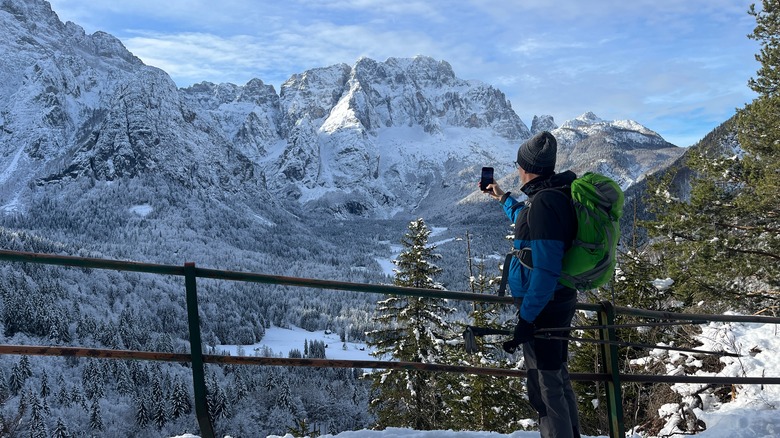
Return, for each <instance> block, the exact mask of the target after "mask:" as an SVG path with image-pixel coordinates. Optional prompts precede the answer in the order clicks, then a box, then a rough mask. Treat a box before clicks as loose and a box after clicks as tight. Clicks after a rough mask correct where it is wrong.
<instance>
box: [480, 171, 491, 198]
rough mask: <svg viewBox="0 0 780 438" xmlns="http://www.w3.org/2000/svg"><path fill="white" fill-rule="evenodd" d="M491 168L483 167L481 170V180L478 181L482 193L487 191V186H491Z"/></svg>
mask: <svg viewBox="0 0 780 438" xmlns="http://www.w3.org/2000/svg"><path fill="white" fill-rule="evenodd" d="M493 182H494V180H493V168H492V167H483V168H482V178H480V179H479V189H480V190H482V191H483V192H487V191H488V188H487V186H488V184H493Z"/></svg>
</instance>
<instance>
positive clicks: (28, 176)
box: [0, 0, 682, 218]
mask: <svg viewBox="0 0 780 438" xmlns="http://www.w3.org/2000/svg"><path fill="white" fill-rule="evenodd" d="M0 13H1V14H2V20H3V22H4V23H5V26H6V27H7V28H9V29H11V30H12V31H11V32H10V33H9V34H8V35H7V36H6V37H5V38H4V39H3V40H0V41H2V42H3V44H0V47H2V46H3V45H5V46H6V50H3V54H7V53H9V52H10V51H11V50H10V49H8V48H9V47H13V49H14V50H13V52H14V56H13V57H12V58H11V59H13V60H14V62H13V64H15V68H14V69H5V70H2V71H0V72H2V74H3V79H4V81H3V82H4V83H5V84H6V86H5V88H4V89H3V93H0V126H2V130H0V166H2V167H0V169H3V170H2V173H0V205H4V206H5V207H4V209H5V211H7V212H20V211H24V208H25V205H28V204H29V200H30V199H31V198H34V197H35V196H45V191H46V187H47V186H49V185H51V184H67V183H68V181H73V182H75V181H78V180H81V179H87V180H104V181H113V180H117V179H121V178H130V179H132V178H137V177H138V176H139V175H142V174H152V173H153V174H162V175H167V178H169V179H171V180H172V181H175V183H176V184H180V185H181V186H182V187H185V188H197V189H198V190H203V191H205V192H215V193H216V192H220V193H236V194H238V197H239V198H242V197H252V198H264V199H269V198H274V199H277V200H278V201H279V202H285V203H289V204H290V208H299V207H303V208H312V209H315V210H317V211H320V212H322V213H324V214H332V215H334V216H336V217H350V216H361V217H376V218H381V217H392V216H394V215H397V214H404V213H406V214H408V215H419V214H426V213H428V214H437V213H442V212H443V211H446V209H447V208H448V206H449V205H452V204H454V203H458V202H461V201H462V200H464V199H467V198H469V197H470V196H471V195H472V194H473V193H474V184H473V180H474V179H475V178H476V177H470V176H469V175H471V174H474V175H476V173H477V171H478V169H479V167H481V166H483V165H494V167H496V169H497V173H498V174H499V175H501V174H508V175H510V178H511V175H512V174H513V169H512V168H511V165H510V164H509V163H511V161H512V160H513V157H514V154H515V152H516V149H517V146H518V145H519V144H520V143H521V142H522V141H523V140H525V139H527V138H529V137H530V136H531V134H532V131H534V130H536V131H538V130H541V129H547V130H551V131H552V132H553V133H554V134H555V135H556V137H558V139H559V144H560V150H559V157H558V162H559V166H558V167H559V169H561V170H562V169H567V168H568V169H572V170H575V171H576V172H578V173H582V172H584V171H587V170H595V171H600V172H602V173H606V174H608V175H609V176H611V177H613V178H615V179H616V180H618V181H619V182H620V183H621V185H623V186H624V188H627V187H628V186H630V185H631V184H634V183H636V182H637V181H639V180H641V178H643V176H644V174H646V173H648V172H651V171H654V170H655V169H657V168H660V167H663V166H665V165H667V163H669V162H671V161H673V159H674V158H676V156H677V155H678V154H681V153H682V150H680V149H679V148H676V147H675V146H673V145H671V144H669V143H667V142H665V141H664V140H663V139H662V138H661V137H660V136H659V135H658V134H657V133H655V132H653V131H651V130H649V129H648V128H646V127H644V126H642V125H641V124H639V123H637V122H634V121H604V120H601V119H599V118H598V117H597V116H596V115H595V114H592V113H589V112H586V113H584V114H583V115H582V116H580V117H578V118H576V119H574V120H571V121H566V122H564V123H563V124H562V125H561V126H557V125H556V124H555V121H554V120H553V118H552V117H550V116H543V117H541V118H539V119H537V118H536V117H534V123H533V124H532V129H529V128H528V127H527V126H526V125H525V123H524V122H523V121H522V120H521V119H520V117H519V116H518V115H517V113H516V112H515V111H514V110H513V108H512V106H511V103H510V102H509V101H508V100H507V99H506V96H505V95H504V94H503V93H502V92H501V91H500V90H499V89H497V88H495V87H493V86H491V85H488V84H485V83H483V82H481V81H476V80H468V81H467V80H462V79H459V78H458V77H457V76H456V74H455V72H454V71H453V69H452V67H451V65H450V64H449V63H447V62H446V61H443V60H435V59H433V58H430V57H426V56H416V57H413V58H388V59H387V60H386V61H384V62H380V61H375V60H373V59H370V58H367V57H362V58H360V59H358V60H357V61H356V62H355V63H354V64H353V65H351V66H350V65H347V64H344V63H342V64H335V65H332V66H328V67H318V68H313V69H310V70H306V71H304V72H302V73H297V74H293V75H292V76H291V77H290V78H289V79H288V80H287V81H285V82H284V83H283V84H282V86H281V89H280V90H279V93H277V92H276V90H275V89H274V87H273V86H271V85H267V84H265V83H263V81H262V80H261V79H252V80H250V81H248V82H247V84H245V85H234V84H229V83H224V84H212V83H208V82H201V83H199V84H195V85H192V86H190V87H186V88H177V87H176V85H175V84H174V83H173V81H172V80H171V79H170V77H169V76H168V75H167V74H166V73H165V72H164V71H162V70H160V69H157V68H155V67H151V66H147V65H145V64H144V63H143V62H142V61H141V60H140V59H138V58H137V57H135V56H134V55H133V54H132V53H130V52H129V51H127V49H126V48H125V47H124V45H122V43H121V41H119V40H118V39H116V38H114V37H112V36H111V35H108V34H105V33H103V32H95V33H94V34H92V35H86V34H85V33H84V31H83V29H82V28H81V27H79V26H78V25H76V24H74V23H71V22H69V23H66V24H63V23H62V22H61V21H60V20H59V19H58V18H57V16H56V13H55V12H54V11H53V10H52V9H51V7H50V5H49V4H48V3H47V2H45V1H41V0H34V1H33V2H23V1H20V0H3V3H2V6H1V7H0ZM0 50H2V49H0ZM47 54H48V55H47ZM19 145H22V147H21V148H20V146H19ZM499 163H503V164H499ZM453 175H454V176H455V177H454V178H453ZM296 205H297V207H296Z"/></svg>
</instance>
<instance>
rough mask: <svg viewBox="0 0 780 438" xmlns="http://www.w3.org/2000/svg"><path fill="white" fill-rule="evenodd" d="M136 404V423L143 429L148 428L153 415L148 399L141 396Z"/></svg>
mask: <svg viewBox="0 0 780 438" xmlns="http://www.w3.org/2000/svg"><path fill="white" fill-rule="evenodd" d="M135 403H136V409H135V422H136V424H138V425H139V426H141V427H142V428H143V427H146V426H147V425H148V424H149V422H150V421H151V414H150V413H149V408H148V406H147V403H146V399H145V398H144V397H143V395H141V396H139V397H138V399H137V400H136V402H135Z"/></svg>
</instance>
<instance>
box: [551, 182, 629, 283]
mask: <svg viewBox="0 0 780 438" xmlns="http://www.w3.org/2000/svg"><path fill="white" fill-rule="evenodd" d="M559 193H560V192H559ZM571 198H572V204H574V212H575V215H576V217H577V235H576V237H575V238H574V241H573V242H572V245H571V248H569V249H568V250H567V251H566V253H565V254H564V255H563V269H562V270H561V278H560V280H559V282H560V283H561V284H563V285H564V286H568V287H571V288H574V289H577V290H588V289H595V288H597V287H599V286H601V285H603V284H605V283H607V282H608V281H609V280H611V279H612V276H613V274H614V272H615V262H616V253H617V245H618V240H620V224H619V221H620V218H621V217H622V216H623V201H624V195H623V190H621V189H620V186H619V185H618V184H617V183H616V182H615V181H613V180H612V179H610V178H608V177H606V176H604V175H600V174H597V173H592V172H588V173H585V174H584V175H582V176H581V177H579V178H577V179H575V180H574V182H572V184H571Z"/></svg>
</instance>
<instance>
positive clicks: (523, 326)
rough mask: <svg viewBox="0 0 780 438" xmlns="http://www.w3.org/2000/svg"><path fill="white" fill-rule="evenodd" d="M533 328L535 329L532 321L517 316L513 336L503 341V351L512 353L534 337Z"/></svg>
mask: <svg viewBox="0 0 780 438" xmlns="http://www.w3.org/2000/svg"><path fill="white" fill-rule="evenodd" d="M534 330H536V327H534V324H533V323H531V322H528V321H526V320H524V319H523V318H520V317H518V318H517V325H516V326H515V333H514V337H513V338H512V339H511V340H509V341H506V342H504V343H503V345H502V346H503V348H504V351H506V352H507V353H509V354H512V353H514V352H515V351H516V350H517V347H519V346H520V345H522V344H525V343H526V342H528V341H530V340H531V339H533V338H534Z"/></svg>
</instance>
